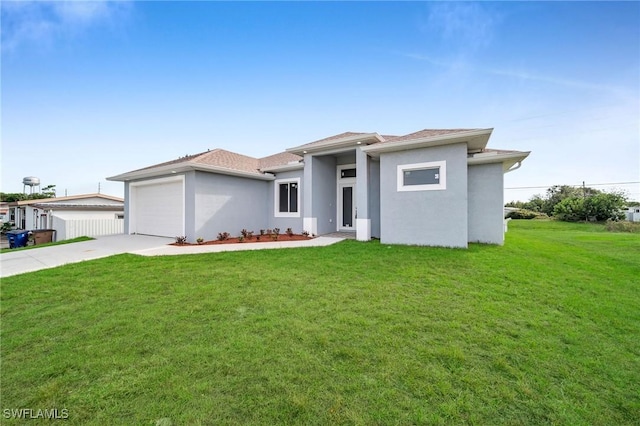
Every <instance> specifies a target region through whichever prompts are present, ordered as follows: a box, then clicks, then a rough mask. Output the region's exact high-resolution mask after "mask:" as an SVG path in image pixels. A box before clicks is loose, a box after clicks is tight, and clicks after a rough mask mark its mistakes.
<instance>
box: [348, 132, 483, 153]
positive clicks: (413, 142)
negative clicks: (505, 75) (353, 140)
mask: <svg viewBox="0 0 640 426" xmlns="http://www.w3.org/2000/svg"><path fill="white" fill-rule="evenodd" d="M492 132H493V128H489V129H480V130H470V131H466V132H458V133H451V134H448V135H439V136H430V137H423V138H416V139H408V140H403V141H399V142H393V141H391V142H386V143H382V144H376V145H369V146H364V147H362V148H361V149H362V150H363V151H364V152H366V153H367V154H369V155H370V156H372V157H378V156H380V154H381V153H385V152H395V151H407V150H411V149H417V148H431V147H434V146H442V145H452V144H457V143H463V142H466V143H467V150H469V151H479V150H482V149H484V148H485V147H486V146H487V143H488V142H489V138H490V137H491V133H492Z"/></svg>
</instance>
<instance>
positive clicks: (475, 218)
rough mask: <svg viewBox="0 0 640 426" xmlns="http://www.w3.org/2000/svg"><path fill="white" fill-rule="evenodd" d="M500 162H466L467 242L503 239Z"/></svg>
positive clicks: (498, 242) (494, 241)
mask: <svg viewBox="0 0 640 426" xmlns="http://www.w3.org/2000/svg"><path fill="white" fill-rule="evenodd" d="M503 181H504V173H503V171H502V164H482V165H476V166H469V218H468V223H469V242H480V243H489V244H503V243H504V222H503V220H504V219H503V215H504V214H503V213H504V207H503V206H504V195H503V192H504V191H503V187H504V183H503Z"/></svg>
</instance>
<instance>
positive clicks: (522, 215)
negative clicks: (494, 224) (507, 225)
mask: <svg viewBox="0 0 640 426" xmlns="http://www.w3.org/2000/svg"><path fill="white" fill-rule="evenodd" d="M548 217H549V216H547V215H546V214H545V213H541V212H534V211H532V210H526V209H520V210H515V211H512V212H509V213H507V219H546V218H548Z"/></svg>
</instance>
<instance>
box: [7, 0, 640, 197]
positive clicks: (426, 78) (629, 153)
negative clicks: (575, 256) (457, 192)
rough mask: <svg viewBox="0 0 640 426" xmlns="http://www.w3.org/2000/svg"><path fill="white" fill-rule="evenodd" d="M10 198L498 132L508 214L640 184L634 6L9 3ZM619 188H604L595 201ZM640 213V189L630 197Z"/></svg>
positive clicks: (115, 189) (106, 188)
mask: <svg viewBox="0 0 640 426" xmlns="http://www.w3.org/2000/svg"><path fill="white" fill-rule="evenodd" d="M1 7H2V116H1V118H2V130H1V131H2V134H1V136H2V181H1V186H0V190H2V191H3V192H20V191H22V178H23V177H25V176H37V177H39V178H40V179H41V181H42V184H43V185H48V184H55V185H57V191H58V195H64V194H65V192H66V193H67V194H68V195H73V194H81V193H90V192H96V191H97V188H98V184H99V183H100V186H101V190H102V192H103V193H107V194H111V195H118V196H122V193H123V187H122V184H121V183H117V182H108V181H106V180H105V178H106V177H107V176H112V175H116V174H119V173H122V172H126V171H130V170H133V169H136V168H141V167H145V166H149V165H152V164H155V163H159V162H163V161H168V160H171V159H174V158H177V157H179V156H183V155H185V154H194V153H197V152H202V151H206V150H207V149H210V148H224V149H228V150H231V151H235V152H239V153H242V154H246V155H251V156H256V157H260V156H266V155H269V154H273V153H276V152H280V151H283V150H284V149H286V148H289V147H293V146H297V145H300V144H303V143H307V142H311V141H313V140H316V139H320V138H323V137H326V136H330V135H333V134H337V133H342V132H345V131H361V132H378V133H381V134H399V135H400V134H406V133H411V132H414V131H417V130H421V129H424V128H477V127H481V128H486V127H493V128H495V130H494V133H493V136H492V138H491V140H490V141H489V147H492V148H502V149H516V150H523V151H532V154H531V155H530V157H529V158H528V159H527V160H526V161H525V162H524V163H523V166H522V168H521V169H519V170H517V171H514V172H512V173H509V174H507V175H506V176H505V187H506V188H520V187H536V188H530V189H507V190H505V201H509V200H517V199H520V200H526V199H528V198H529V197H530V196H531V195H533V194H536V193H544V191H545V189H544V188H537V187H544V186H547V185H554V184H575V185H578V184H581V183H582V182H583V181H586V184H587V185H589V184H600V183H612V182H638V181H640V3H638V2H566V3H565V2H495V3H494V2H470V3H466V2H410V3H404V2H347V3H345V2H298V3H289V2H277V3H272V2H261V3H226V2H204V1H203V2H127V1H120V2H101V1H91V2H75V1H74V2H55V3H49V2H42V1H39V2H27V1H19V2H10V1H3V2H2V6H1ZM595 187H597V188H599V189H607V190H608V189H612V188H611V187H609V186H595ZM615 188H617V189H620V190H625V191H626V192H627V194H628V195H629V196H630V198H632V199H636V200H640V184H638V183H635V184H619V185H615Z"/></svg>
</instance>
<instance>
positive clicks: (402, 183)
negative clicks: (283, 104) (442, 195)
mask: <svg viewBox="0 0 640 426" xmlns="http://www.w3.org/2000/svg"><path fill="white" fill-rule="evenodd" d="M397 179H398V182H397V184H398V191H435V190H443V189H446V188H447V163H446V161H431V162H428V163H414V164H401V165H399V166H398V178H397Z"/></svg>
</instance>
